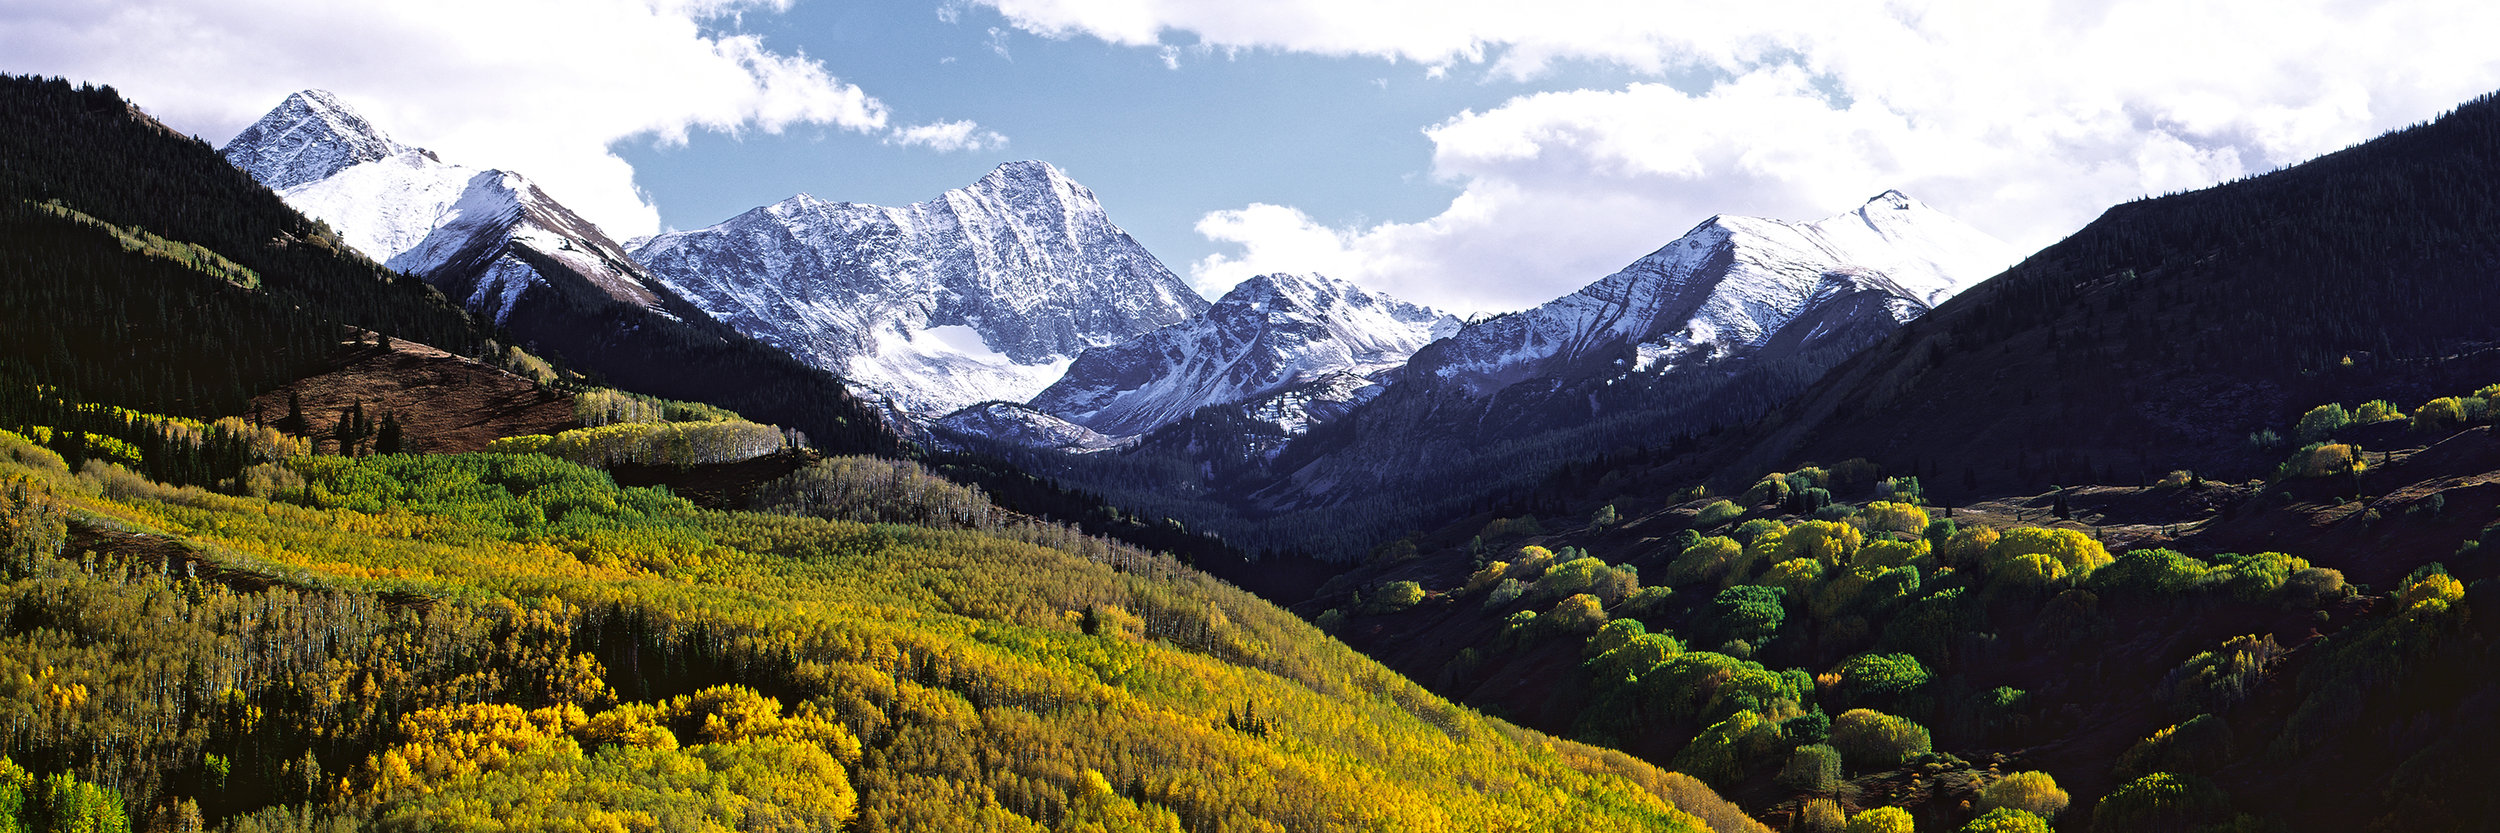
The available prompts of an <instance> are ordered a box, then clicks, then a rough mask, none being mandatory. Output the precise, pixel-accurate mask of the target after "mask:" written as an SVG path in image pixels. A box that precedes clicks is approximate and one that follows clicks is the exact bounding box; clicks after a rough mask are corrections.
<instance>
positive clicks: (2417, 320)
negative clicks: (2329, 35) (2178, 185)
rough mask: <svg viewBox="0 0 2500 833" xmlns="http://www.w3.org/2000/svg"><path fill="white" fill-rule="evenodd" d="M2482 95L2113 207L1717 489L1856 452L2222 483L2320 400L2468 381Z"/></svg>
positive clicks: (2479, 219) (1762, 442) (2495, 165)
mask: <svg viewBox="0 0 2500 833" xmlns="http://www.w3.org/2000/svg"><path fill="white" fill-rule="evenodd" d="M2495 176H2500V100H2494V99H2492V98H2490V97H2486V98H2483V99H2481V100H2478V101H2475V102H2473V103H2470V104H2468V105H2465V106H2463V107H2461V108H2459V109H2458V110H2457V111H2455V112H2454V113H2453V114H2451V115H2448V116H2446V117H2444V118H2441V119H2439V120H2438V121H2437V122H2434V123H2431V124H2427V125H2423V126H2419V127H2414V128H2412V129H2408V130H2404V131H2399V132H2396V133H2391V134H2389V135H2387V136H2384V137H2381V138H2379V139H2376V140H2374V141H2371V142H2368V143H2366V144H2362V145H2359V146H2356V147H2354V148H2351V149H2349V150H2345V151H2343V152H2340V153H2336V154H2332V155H2329V156H2325V157H2321V158H2319V159H2317V160H2314V161H2311V162H2308V163H2305V164H2302V165H2298V166H2295V167H2292V168H2288V169H2285V170H2282V171H2277V172H2274V173H2271V174H2267V175H2264V176H2259V177H2254V178H2251V179H2246V180H2241V181H2238V182H2233V183H2229V184H2225V185H2220V186H2216V187H2213V188H2209V189H2205V190H2202V191H2196V192H2191V193H2185V194H2176V195H2171V196H2165V197H2160V198H2156V199H2147V200H2142V201H2138V202H2133V203H2128V204H2125V205H2121V206H2118V207H2115V208H2112V209H2110V210H2109V211H2108V212H2107V213H2106V214H2104V215H2102V217H2101V218H2100V219H2099V220H2097V221H2095V222H2093V223H2092V224H2091V225H2090V226H2087V227H2085V228H2084V229H2083V230H2082V231H2079V232H2077V233H2075V235H2074V236H2072V237H2070V238H2068V239H2066V240H2065V241H2064V242H2061V243H2058V244H2057V245H2055V246H2052V247H2050V248H2048V249H2046V250H2044V251H2042V252H2040V253H2039V254H2038V255H2035V256H2033V257H2032V258H2030V259H2029V260H2027V261H2025V262H2024V263H2023V264H2022V265H2021V266H2019V267H2017V268H2015V269H2013V270H2011V271H2009V272H2007V273H2006V274H2005V275H2004V276H2003V277H2000V278H1998V279H1996V280H1992V281H1989V282H1988V283H1986V284H1983V285H1981V286H1980V287H1978V288H1976V289H1973V290H1972V291H1970V292H1968V293H1965V294H1963V295H1962V296H1960V297H1958V298H1955V299H1954V300H1953V301H1951V302H1948V303H1946V304H1945V305H1943V306H1942V307H1940V308H1938V309H1937V310H1936V312H1935V313H1934V314H1932V315H1929V316H1927V317H1925V318H1921V319H1920V320H1919V321H1917V322H1916V323H1914V324H1912V325H1911V326H1909V327H1907V328H1905V329H1903V330H1902V331H1901V332H1899V333H1897V334H1895V335H1893V336H1892V337H1891V338H1889V339H1887V340H1886V341H1885V342H1884V343H1883V344H1882V345H1881V346H1879V347H1877V348H1874V349H1870V350H1868V351H1867V352H1866V353H1864V354H1861V355H1860V356H1859V357H1858V358H1856V359H1854V360H1852V361H1850V362H1849V363H1848V364H1846V365H1844V366H1842V367H1841V368H1839V369H1838V370H1837V371H1835V372H1834V374H1833V375H1832V376H1831V377H1830V378H1829V379H1826V380H1824V382H1823V383H1821V384H1819V385H1817V386H1816V387H1815V388H1814V390H1813V393H1812V395H1811V396H1808V397H1806V398H1804V399H1802V400H1800V401H1798V402H1796V403H1794V404H1793V405H1791V406H1788V407H1784V408H1782V409H1781V410H1780V412H1779V414H1778V421H1777V422H1776V423H1774V424H1772V425H1771V426H1769V427H1768V429H1767V430H1766V431H1764V432H1763V433H1761V434H1759V435H1757V437H1756V438H1755V439H1753V440H1751V441H1750V442H1749V443H1748V444H1749V446H1750V447H1749V449H1748V451H1747V453H1745V454H1744V455H1742V457H1741V459H1737V460H1735V461H1733V462H1732V463H1725V464H1723V468H1724V470H1725V471H1726V475H1725V476H1726V478H1728V479H1729V480H1731V481H1733V480H1740V479H1745V478H1749V477H1751V476H1753V475H1755V474H1759V473H1760V472H1761V471H1765V470H1770V469H1773V468H1779V467H1783V466H1786V465H1789V464H1793V463H1795V462H1799V461H1804V460H1823V461H1827V462H1828V461H1830V460H1832V459H1835V458H1839V457H1843V456H1854V455H1859V454H1864V455H1867V456H1871V457H1874V458H1876V459H1877V460H1878V461H1879V462H1882V463H1885V464H1886V465H1887V466H1889V467H1891V468H1893V469H1896V470H1901V471H1914V472H1918V473H1921V474H1925V475H1927V480H1928V482H1930V483H1931V484H1933V485H1934V486H1935V487H1937V488H1940V489H1945V490H1948V491H1953V492H1958V491H1962V490H1965V489H1973V490H1976V489H1994V488H2036V487H2039V486H2042V485H2046V484H2049V483H2078V482H2101V483H2142V482H2148V481H2149V480H2151V479H2152V478H2155V477H2159V476H2160V475H2161V474H2162V472H2164V471H2166V469H2165V468H2164V466H2179V465H2185V466H2189V467H2193V468H2195V469H2196V470H2198V471H2200V472H2205V473H2208V474H2212V475H2223V476H2233V477H2238V476H2245V475H2248V474H2253V473H2257V472H2259V471H2260V470H2261V467H2270V466H2272V465H2273V464H2274V463H2276V462H2279V461H2280V459H2281V454H2282V453H2283V449H2280V448H2263V447H2259V446H2260V445H2262V443H2263V440H2264V438H2262V437H2261V438H2259V439H2260V441H2261V442H2260V443H2257V444H2252V443H2251V442H2249V436H2250V434H2251V433H2252V432H2255V431H2258V430H2259V429H2261V428H2264V427H2266V426H2269V425H2280V424H2282V423H2284V422H2285V421H2287V420H2288V419H2289V418H2290V417H2292V416H2294V415H2296V414H2297V410H2296V409H2299V408H2305V407H2307V406H2308V405H2310V404H2315V403H2317V402H2323V401H2336V400H2341V401H2347V402H2361V401H2366V400H2369V399H2374V398H2388V399H2394V400H2400V401H2401V400H2418V399H2422V398H2426V397H2427V396H2430V395H2436V392H2438V391H2444V390H2450V389H2455V388H2461V387H2462V388H2468V389H2470V388H2472V387H2474V386H2478V385H2481V384H2483V383H2485V382H2488V381H2489V380H2488V379H2485V378H2481V377H2482V376H2484V375H2487V374H2488V371H2489V367H2490V359H2489V358H2488V356H2489V353H2487V352H2478V351H2481V350H2482V349H2483V348H2486V347H2488V346H2490V345H2491V343H2492V342H2493V341H2494V340H2496V339H2500V324H2495V320H2494V319H2493V317H2492V316H2491V315H2490V311H2491V310H2492V309H2494V308H2496V307H2500V283H2495V282H2494V281H2492V279H2491V275H2492V273H2493V270H2494V269H2495V267H2500V242H2495V241H2500V195H2495V194H2494V193H2493V192H2492V191H2491V189H2488V188H2484V187H2481V186H2479V185H2474V184H2471V183H2482V182H2489V181H2491V180H2492V178H2493V177H2495Z"/></svg>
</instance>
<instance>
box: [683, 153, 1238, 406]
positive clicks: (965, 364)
mask: <svg viewBox="0 0 2500 833" xmlns="http://www.w3.org/2000/svg"><path fill="white" fill-rule="evenodd" d="M634 254H635V256H636V257H637V258H639V259H641V260H642V261H643V262H644V263H645V264H647V265H648V266H649V267H650V269H651V271H652V272H653V274H654V275H656V276H657V277H658V278H659V280H661V281H662V282H664V283H666V284H667V285H668V286H669V287H670V288H672V289H673V290H674V291H676V292H678V293H679V294H681V295H684V296H685V297H686V298H688V299H689V300H690V301H692V302H693V303H694V304H695V305H696V306H698V307H701V308H702V309H704V310H705V311H706V312H708V313H710V314H711V315H712V316H713V317H715V318H718V319H720V320H721V321H723V322H726V323H728V324H729V325H730V326H732V327H736V328H738V329H739V330H741V331H744V332H746V333H748V334H749V335H752V336H755V337H756V338H757V339H759V340H762V341H764V342H765V343H768V344H772V345H774V346H776V347H779V348H781V349H783V350H787V351H789V352H790V353H791V354H792V355H795V356H797V357H799V358H800V359H802V360H805V361H807V362H809V363H811V364H815V365H817V366H819V367H823V368H825V369H827V370H832V371H834V372H836V373H840V374H842V375H843V376H845V377H847V378H849V379H852V380H853V381H855V382H858V383H860V384H861V385H862V386H863V387H865V388H867V389H869V390H871V391H874V392H876V393H880V394H883V395H884V396H885V397H886V398H888V399H889V400H891V401H892V402H893V403H894V404H895V405H896V406H898V407H899V408H900V410H902V411H904V412H907V413H913V414H917V415H921V416H924V417H928V418H935V417H938V416H940V415H944V414H947V413H949V412H952V411H954V410H956V409H958V408H961V407H964V406H966V405H970V404H972V403H975V402H984V401H992V400H998V401H1022V400H1024V399H1027V398H1030V397H1031V396H1032V395H1033V394H1035V393H1037V392H1039V391H1041V390H1042V389H1043V388H1044V387H1047V386H1049V385H1050V384H1051V382H1053V381H1055V380H1057V379H1058V378H1059V374H1060V372H1061V371H1063V370H1065V369H1066V368H1067V366H1068V362H1070V361H1071V360H1073V359H1074V358H1075V357H1076V355H1077V354H1078V353H1080V352H1082V351H1084V350H1086V349H1087V348H1091V347H1099V346H1103V345H1108V344H1112V343H1116V342H1118V341H1120V340H1122V339H1126V338H1129V337H1131V336H1134V335H1137V334H1140V333H1144V332H1147V331H1149V330H1152V329H1154V328H1156V327H1160V326H1162V325H1165V324H1169V323H1172V322H1175V321H1179V320H1181V319H1183V318H1185V317H1188V316H1189V315H1190V314H1192V313H1195V312H1197V311H1199V310H1203V309H1205V308H1206V306H1207V301H1206V299H1205V298H1203V297H1200V296H1199V295H1198V294H1197V293H1196V292H1194V291H1191V290H1190V289H1189V287H1188V285H1187V284H1186V283H1183V282H1182V281H1181V279H1180V278H1179V277H1178V276H1176V275H1174V274H1173V273H1172V272H1171V270H1169V269H1166V268H1164V266H1163V264H1162V263H1161V262H1160V261H1157V260H1156V259H1155V258H1154V255H1153V254H1151V253H1149V252H1147V251H1146V250H1145V248H1144V247H1142V246H1139V245H1138V244H1137V242H1136V241H1135V240H1133V239H1131V238H1130V237H1129V235H1128V233H1127V232H1124V231H1121V230H1120V228H1119V227H1118V226H1116V225H1113V224H1112V223H1111V220H1110V217H1109V215H1108V214H1107V213H1105V212H1104V210H1103V208H1102V204H1101V203H1100V201H1098V200H1097V199H1096V198H1095V196H1094V193H1093V192H1092V191H1090V190H1087V189H1086V188H1085V187H1084V186H1082V185H1079V184H1077V183H1076V182H1075V181H1073V180H1070V179H1069V178H1068V177H1067V176H1066V175H1065V174H1063V173H1061V172H1060V171H1059V170H1058V169H1057V168H1055V167H1052V166H1051V165H1049V164H1048V163H1044V162H1011V163H1008V164H1005V165H1000V166H999V167H998V168H997V169H995V170H992V171H990V172H989V174H988V175H986V176H983V177H981V178H980V179H979V180H978V181H975V182H973V183H972V184H971V185H969V186H966V187H963V188H957V189H953V190H949V191H947V192H945V193H943V194H941V195H939V196H938V197H937V198H935V199H931V200H928V201H925V202H919V203H914V204H912V205H908V206H902V207H885V206H876V205H866V204H861V203H850V202H830V201H826V200H822V199H818V198H816V197H813V196H809V195H805V194H801V195H798V196H794V197H791V198H789V199H786V200H782V201H780V202H777V203H774V204H772V205H768V206H764V207H762V208H758V209H754V210H751V211H748V212H745V213H743V214H740V215H738V216H736V217H732V218H730V219H728V220H726V221H723V222H722V223H720V224H719V225H716V226H712V227H710V228H704V229H695V230H692V231H683V232H670V233H667V234H661V235H659V236H656V237H653V238H651V239H650V240H647V241H645V242H643V243H642V244H641V245H639V246H638V247H636V248H635V250H634Z"/></svg>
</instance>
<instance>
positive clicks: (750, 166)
mask: <svg viewBox="0 0 2500 833" xmlns="http://www.w3.org/2000/svg"><path fill="white" fill-rule="evenodd" d="M747 23H748V24H749V27H750V28H751V29H752V30H754V31H756V32H758V33H760V34H762V35H763V36H764V38H765V42H766V43H767V44H771V45H773V46H775V47H777V48H786V49H790V50H795V51H803V52H805V53H806V54H807V55H808V56H810V57H813V58H817V59H819V60H822V61H824V62H825V64H826V65H827V66H828V67H829V68H831V69H832V70H833V71H834V73H835V74H836V75H838V76H840V77H841V78H843V80H846V81H850V82H852V83H856V84H858V85H860V86H861V87H862V88H864V89H868V90H872V91H874V92H875V93H876V95H877V96H878V97H879V98H880V99H882V100H883V101H885V102H886V103H887V104H888V105H889V106H891V107H893V108H894V110H895V113H896V115H897V116H898V117H899V118H901V119H903V120H904V121H924V122H925V121H939V120H953V119H969V120H972V121H976V122H978V123H979V124H980V125H981V127H982V128H983V129H986V130H991V131H995V132H997V133H1000V134H1002V135H1004V136H1006V137H1007V142H1006V143H1005V145H1004V146H1002V147H998V148H995V149H983V150H968V151H958V152H952V153H936V152H931V151H929V150H927V149H926V148H920V147H896V146H892V145H889V144H885V143H883V142H882V141H881V140H880V138H879V137H875V136H868V135H863V134H860V133H856V132H848V131H842V130H839V129H834V128H824V127H818V128H802V129H795V130H789V131H785V132H784V133H782V134H779V135H771V134H748V135H742V136H734V137H733V136H728V135H724V134H720V133H703V134H696V135H694V136H692V137H691V138H690V139H689V141H688V142H687V143H686V144H685V145H683V146H675V147H660V146H657V145H655V144H654V143H651V142H647V141H646V142H626V143H621V144H620V146H619V151H620V153H621V155H622V156H624V158H625V159H626V160H627V161H629V162H631V163H633V165H634V169H635V171H636V173H637V174H638V181H639V182H641V184H642V185H643V187H644V188H645V189H647V190H648V191H649V192H650V193H651V195H652V197H653V201H654V202H655V203H656V204H657V205H658V206H659V208H660V216H661V220H662V221H663V222H664V223H665V224H667V225H669V226H672V227H676V228H690V227H698V226H704V225H709V224H711V223H715V222H719V221H720V220H721V219H724V218H726V217H728V216H730V215H732V214H735V213H737V212H739V211H744V210H746V209H748V208H752V207H754V206H756V205H759V204H762V203H767V202H772V201H775V200H779V199H781V198H782V197H786V196H789V195H790V194H792V193H798V192H806V193H812V194H815V195H816V196H819V197H823V198H827V199H843V200H853V201H858V202H872V203H879V204H886V205H893V204H900V203H905V202H913V201H917V200H924V199H928V198H930V197H932V196H934V195H936V194H937V193H938V192H939V191H941V190H944V189H946V188H953V187H961V186H962V185H965V184H967V183H970V182H971V181H972V180H974V179H977V178H979V177H980V176H981V175H982V174H984V173H987V172H988V170H989V169H990V168H991V167H993V166H994V165H996V164H997V163H999V162H1003V161H1008V160H1014V159H1042V160H1047V161H1049V162H1051V163H1052V164H1054V165H1057V166H1059V168H1060V169H1062V170H1064V171H1066V172H1067V173H1068V174H1069V176H1071V177H1073V178H1075V179H1076V180H1077V181H1078V182H1082V183H1084V184H1085V185H1087V186H1088V187H1090V188H1092V189H1094V191H1095V193H1096V194H1097V195H1098V196H1100V197H1101V198H1102V199H1103V201H1104V203H1105V205H1106V206H1107V207H1108V208H1109V209H1110V210H1111V212H1112V214H1113V218H1114V219H1115V220H1116V221H1118V222H1119V223H1120V224H1121V225H1122V227H1124V228H1126V229H1128V230H1129V231H1130V233H1131V234H1133V235H1135V236H1136V237H1137V238H1138V239H1139V240H1140V241H1141V242H1144V243H1145V244H1146V245H1147V246H1148V247H1149V248H1150V249H1152V250H1153V251H1154V252H1155V253H1156V254H1157V255H1158V256H1159V257H1161V258H1163V259H1164V260H1166V261H1168V262H1170V263H1171V265H1172V266H1173V268H1175V269H1183V268H1185V267H1186V265H1187V264H1189V263H1191V262H1194V261H1197V260H1199V259H1200V258H1203V257H1205V256H1206V255H1208V254H1211V253H1213V252H1214V251H1215V250H1216V249H1217V246H1216V244H1215V243H1214V242H1213V241H1210V240H1208V239H1207V238H1205V237H1203V236H1201V235H1199V234H1198V233H1197V232H1196V231H1194V230H1193V228H1192V227H1193V226H1194V225H1195V224H1196V223H1197V221H1198V219H1199V218H1200V217H1202V216H1204V215H1205V214H1207V213H1208V212H1212V211H1218V210H1222V209H1228V208H1238V207H1240V206H1243V205H1246V204H1249V203H1252V202H1267V203H1275V204H1281V205H1293V206H1298V207H1300V208H1302V209H1304V210H1305V211H1308V212H1309V213H1311V214H1312V215H1313V216H1314V217H1315V218H1317V219H1319V220H1321V221H1323V222H1325V223H1328V224H1330V225H1339V226H1344V225H1368V224H1370V223H1372V222H1377V221H1380V220H1405V221H1415V220H1422V219H1425V218H1428V217H1431V216H1432V215H1434V214H1436V213H1438V212H1439V211H1440V210H1441V209H1442V208H1444V207H1446V206H1448V205H1449V201H1450V199H1451V198H1452V197H1453V196H1455V195H1456V194H1457V193H1458V190H1459V189H1458V187H1457V186H1456V185H1455V184H1454V183H1450V182H1445V181H1440V180H1437V179H1436V178H1435V177H1434V176H1433V174H1432V142H1431V141H1429V140H1427V139H1426V138H1425V137H1424V134H1423V127H1424V126H1426V125H1430V124H1433V123H1435V122H1438V121H1440V120H1442V119H1445V118H1448V117H1449V116H1451V115H1453V114H1456V113H1458V112H1460V111H1462V110H1465V109H1468V108H1470V107H1475V108H1484V107H1490V106H1495V105H1498V104H1500V103H1501V102H1502V101H1503V100H1504V99H1506V98H1508V97H1510V96H1511V95H1515V94H1518V93H1521V92H1528V91H1533V90H1534V89H1536V88H1537V87H1539V86H1543V85H1531V84H1522V83H1516V82H1509V81H1505V80H1500V79H1490V78H1485V77H1483V74H1482V73H1480V72H1479V73H1470V75H1473V76H1475V77H1473V78H1465V79H1462V78H1454V77H1443V78H1439V79H1433V78H1427V77H1426V74H1427V69H1426V68H1425V67H1423V66H1421V65H1418V64H1415V63H1412V62H1406V63H1391V62H1388V61H1384V60H1379V59H1374V58H1355V57H1321V56H1310V55H1298V54H1291V53H1280V52H1276V51H1272V50H1262V51H1255V52H1247V53H1243V54H1235V55H1229V56H1228V55H1226V54H1224V53H1221V52H1207V53H1200V52H1198V51H1196V50H1189V49H1184V50H1182V51H1181V52H1180V53H1179V54H1178V55H1177V56H1176V60H1177V61H1178V67H1177V68H1172V67H1169V66H1167V65H1166V63H1165V61H1164V59H1163V57H1162V56H1161V54H1160V51H1159V50H1150V49H1138V48H1124V47H1116V46H1111V45H1106V44H1103V43H1101V42H1099V41H1095V40H1091V39H1074V38H1070V39H1052V38H1045V37H1040V36H1036V35H1033V34H1030V33H1027V32H1023V31H1018V30H1014V29H1013V28H1012V27H1011V26H1009V25H1008V23H1007V21H1005V19H1004V18H1002V17H1001V16H1000V15H999V14H997V13H996V12H995V11H992V10H989V9H986V8H972V9H964V10H962V11H960V12H958V13H957V14H956V15H955V17H954V22H951V23H950V22H947V21H945V20H941V19H940V15H939V14H938V7H936V6H935V5H934V4H932V3H928V2H912V1H911V0H905V1H904V2H892V1H891V0H889V2H883V3H853V4H840V5H837V4H831V3H819V4H806V3H802V4H800V5H797V6H795V7H793V8H792V9H791V10H790V11H789V12H788V13H786V14H777V15H770V16H760V15H758V16H749V17H748V19H747ZM1604 74H1607V73H1604V72H1602V71H1588V70H1585V69H1584V70H1583V71H1582V72H1580V73H1576V74H1575V75H1577V76H1599V75H1604ZM1613 74H1617V75H1620V74H1621V73H1613ZM1592 80H1594V79H1592ZM1547 81H1548V83H1568V81H1567V80H1566V79H1562V78H1557V79H1548V80H1547ZM1564 88H1568V87H1564ZM1662 242H1663V241H1662Z"/></svg>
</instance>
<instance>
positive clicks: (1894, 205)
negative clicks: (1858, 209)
mask: <svg viewBox="0 0 2500 833" xmlns="http://www.w3.org/2000/svg"><path fill="white" fill-rule="evenodd" d="M1866 207H1868V208H1890V209H1892V210H1894V211H1908V210H1910V209H1913V208H1917V207H1919V205H1918V201H1917V200H1914V199H1910V195H1908V194H1904V193H1901V192H1900V191H1893V190H1887V191H1885V192H1883V193H1881V194H1876V195H1875V198H1874V199H1870V200H1867V201H1866Z"/></svg>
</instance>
